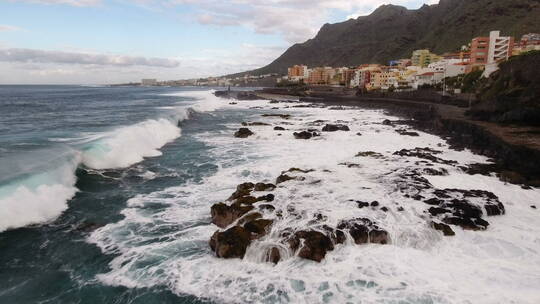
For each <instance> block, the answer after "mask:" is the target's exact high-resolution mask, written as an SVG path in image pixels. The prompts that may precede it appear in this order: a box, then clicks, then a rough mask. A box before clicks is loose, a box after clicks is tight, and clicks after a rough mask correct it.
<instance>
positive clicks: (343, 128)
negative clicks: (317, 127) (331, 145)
mask: <svg viewBox="0 0 540 304" xmlns="http://www.w3.org/2000/svg"><path fill="white" fill-rule="evenodd" d="M350 130H351V129H349V127H348V126H346V125H331V124H327V125H326V126H324V127H323V128H322V131H323V132H336V131H350Z"/></svg>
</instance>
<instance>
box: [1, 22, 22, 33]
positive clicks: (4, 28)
mask: <svg viewBox="0 0 540 304" xmlns="http://www.w3.org/2000/svg"><path fill="white" fill-rule="evenodd" d="M20 30H22V29H21V28H20V27H16V26H12V25H5V24H0V32H13V31H20Z"/></svg>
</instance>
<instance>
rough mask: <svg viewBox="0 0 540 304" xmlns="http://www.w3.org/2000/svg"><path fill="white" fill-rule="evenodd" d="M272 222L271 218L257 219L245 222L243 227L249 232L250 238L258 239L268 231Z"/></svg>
mask: <svg viewBox="0 0 540 304" xmlns="http://www.w3.org/2000/svg"><path fill="white" fill-rule="evenodd" d="M273 223H274V221H273V220H267V219H257V220H254V221H251V222H248V223H246V224H245V225H244V228H246V230H247V231H249V232H250V233H251V238H252V239H258V238H260V237H262V236H264V235H266V234H267V233H268V231H269V230H270V226H271V225H272V224H273Z"/></svg>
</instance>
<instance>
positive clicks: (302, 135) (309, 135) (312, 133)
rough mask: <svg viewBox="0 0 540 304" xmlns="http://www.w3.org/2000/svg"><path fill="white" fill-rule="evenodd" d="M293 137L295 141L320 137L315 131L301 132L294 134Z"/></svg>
mask: <svg viewBox="0 0 540 304" xmlns="http://www.w3.org/2000/svg"><path fill="white" fill-rule="evenodd" d="M293 135H294V138H296V139H311V138H312V137H316V136H320V134H319V133H317V132H316V131H311V130H308V131H302V132H294V133H293Z"/></svg>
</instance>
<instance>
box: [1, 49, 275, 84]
mask: <svg viewBox="0 0 540 304" xmlns="http://www.w3.org/2000/svg"><path fill="white" fill-rule="evenodd" d="M10 50H14V49H10ZM284 50H285V47H273V46H256V45H252V44H247V43H244V44H242V45H241V46H239V47H238V48H236V49H232V50H223V49H205V50H201V51H200V52H198V53H196V54H195V53H191V54H186V55H183V56H181V58H182V64H181V65H180V64H179V65H178V66H175V67H168V65H167V64H165V67H162V65H161V64H154V65H142V64H140V60H135V59H133V58H139V57H129V56H118V55H101V56H110V57H111V58H117V57H122V58H131V59H130V60H125V59H124V61H121V60H120V61H115V60H112V59H101V57H98V59H95V57H92V56H95V55H92V54H90V55H91V56H90V57H89V58H90V59H91V58H94V59H93V60H90V59H89V58H88V57H86V56H87V55H89V54H85V53H82V54H81V53H69V54H76V55H77V56H71V55H70V56H64V55H63V54H60V55H58V52H51V51H37V54H38V55H39V54H42V56H41V55H40V56H28V53H27V52H17V54H16V55H13V54H10V55H6V49H0V84H20V83H29V84H89V83H92V84H111V83H126V82H132V81H139V80H140V79H143V78H157V79H160V80H176V79H186V78H197V77H208V76H218V75H225V74H233V73H238V72H243V71H246V70H251V69H255V68H259V67H261V66H264V65H266V64H267V63H268V62H270V61H272V60H274V59H275V58H276V57H277V56H279V55H280V54H281V53H282V52H283V51H284ZM33 51H36V50H33ZM11 52H13V51H11ZM81 57H82V59H81ZM28 58H32V59H31V60H29V59H28ZM8 59H9V60H8ZM14 59H15V60H14ZM6 60H7V61H6ZM167 60H171V61H173V62H174V61H175V59H167ZM110 62H113V63H114V64H110ZM119 62H120V63H119ZM128 63H129V64H128Z"/></svg>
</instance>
